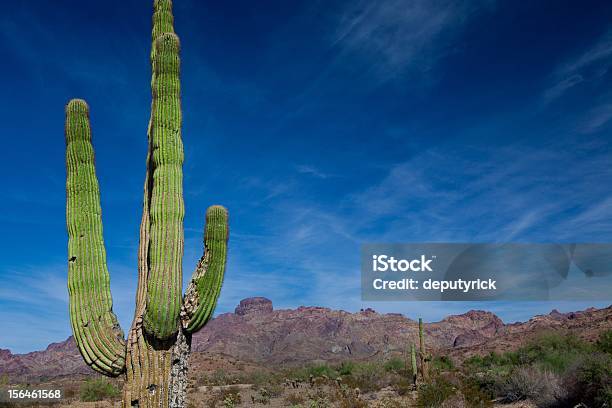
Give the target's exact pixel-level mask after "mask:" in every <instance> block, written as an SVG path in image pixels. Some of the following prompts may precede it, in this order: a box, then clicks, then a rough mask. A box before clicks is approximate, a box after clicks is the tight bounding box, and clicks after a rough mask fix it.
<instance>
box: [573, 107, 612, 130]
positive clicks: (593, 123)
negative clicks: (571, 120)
mask: <svg viewBox="0 0 612 408" xmlns="http://www.w3.org/2000/svg"><path fill="white" fill-rule="evenodd" d="M610 120H612V103H611V104H604V105H601V106H597V107H595V108H593V109H591V110H590V111H589V112H587V114H586V115H585V118H584V119H583V121H582V123H581V124H580V125H579V127H578V131H579V132H580V133H593V132H597V131H599V130H601V129H603V128H604V127H605V126H606V125H607V124H608V123H609V122H610Z"/></svg>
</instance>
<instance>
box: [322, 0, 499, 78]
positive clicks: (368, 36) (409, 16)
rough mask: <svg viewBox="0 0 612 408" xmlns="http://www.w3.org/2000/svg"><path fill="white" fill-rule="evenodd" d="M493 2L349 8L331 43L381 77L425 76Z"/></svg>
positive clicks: (402, 1) (386, 2) (395, 2)
mask: <svg viewBox="0 0 612 408" xmlns="http://www.w3.org/2000/svg"><path fill="white" fill-rule="evenodd" d="M491 4H493V2H490V1H489V2H485V1H477V2H463V1H427V0H416V1H414V0H411V1H409V0H383V1H377V2H372V1H359V2H355V3H353V4H351V6H350V7H349V8H348V9H347V10H346V12H345V14H344V15H343V17H342V19H341V21H340V23H339V25H338V27H337V31H336V35H335V39H334V43H335V44H338V45H340V46H342V47H343V48H344V49H345V50H347V51H348V52H350V53H355V54H361V55H362V56H363V57H364V58H367V60H368V61H369V62H370V63H371V64H373V70H374V71H375V72H376V74H378V75H379V76H380V77H381V79H383V80H385V79H390V78H393V77H396V76H398V75H401V74H402V73H404V72H406V71H408V70H415V71H416V72H420V73H427V72H428V71H430V70H431V69H432V66H433V64H434V63H435V62H436V61H437V60H438V59H439V58H441V57H443V56H444V55H447V54H448V53H450V52H452V51H453V47H454V46H455V44H454V43H453V34H457V31H458V30H459V29H461V27H463V26H464V25H465V24H466V22H467V21H468V20H469V19H470V18H472V17H473V16H474V15H475V14H476V13H475V12H476V11H478V10H480V9H481V8H483V6H490V5H491Z"/></svg>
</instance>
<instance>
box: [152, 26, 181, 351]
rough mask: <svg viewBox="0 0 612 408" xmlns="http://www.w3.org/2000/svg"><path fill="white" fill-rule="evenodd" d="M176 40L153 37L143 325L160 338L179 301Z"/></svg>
mask: <svg viewBox="0 0 612 408" xmlns="http://www.w3.org/2000/svg"><path fill="white" fill-rule="evenodd" d="M179 47H180V46H179V40H178V37H177V36H176V35H175V34H173V33H164V34H161V35H160V36H159V37H158V38H157V39H156V40H155V52H154V59H153V89H152V93H153V104H152V114H151V149H152V151H151V155H152V161H151V164H152V167H153V169H152V171H151V173H152V175H153V177H152V178H153V180H152V191H151V202H150V223H151V224H150V238H149V239H150V241H149V250H148V261H149V265H148V266H149V273H148V277H147V293H146V310H145V315H144V319H143V327H144V329H145V331H146V332H147V333H149V334H150V335H153V336H154V337H155V338H157V339H159V340H165V339H168V338H170V337H171V336H173V335H174V334H175V333H176V332H177V330H178V327H179V313H180V307H181V304H182V296H181V287H182V264H181V263H182V262H181V260H182V257H183V246H184V236H183V217H184V212H185V209H184V204H183V171H182V165H183V156H184V154H183V142H182V140H181V121H182V120H181V103H180V84H179V70H180V61H179Z"/></svg>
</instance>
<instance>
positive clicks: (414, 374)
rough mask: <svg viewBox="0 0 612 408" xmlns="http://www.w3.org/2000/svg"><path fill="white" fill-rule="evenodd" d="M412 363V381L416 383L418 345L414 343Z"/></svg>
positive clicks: (411, 346)
mask: <svg viewBox="0 0 612 408" xmlns="http://www.w3.org/2000/svg"><path fill="white" fill-rule="evenodd" d="M410 363H411V364H412V383H413V384H416V382H417V375H418V373H419V372H418V368H417V359H416V347H415V346H414V343H412V344H410Z"/></svg>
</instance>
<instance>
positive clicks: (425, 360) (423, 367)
mask: <svg viewBox="0 0 612 408" xmlns="http://www.w3.org/2000/svg"><path fill="white" fill-rule="evenodd" d="M419 357H420V360H421V376H422V377H423V380H427V378H428V375H429V371H428V367H427V363H428V361H429V356H428V355H427V351H426V350H425V339H424V334H423V319H421V318H419Z"/></svg>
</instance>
